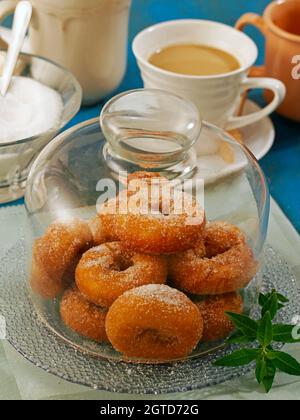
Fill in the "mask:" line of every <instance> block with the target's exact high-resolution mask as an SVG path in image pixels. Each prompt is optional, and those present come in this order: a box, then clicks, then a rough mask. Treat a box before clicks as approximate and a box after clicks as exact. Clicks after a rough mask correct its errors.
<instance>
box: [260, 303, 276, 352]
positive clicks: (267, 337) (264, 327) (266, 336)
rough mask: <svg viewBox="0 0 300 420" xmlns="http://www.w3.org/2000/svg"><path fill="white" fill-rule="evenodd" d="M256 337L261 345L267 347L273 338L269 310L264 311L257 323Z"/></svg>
mask: <svg viewBox="0 0 300 420" xmlns="http://www.w3.org/2000/svg"><path fill="white" fill-rule="evenodd" d="M257 339H258V341H259V342H260V344H261V345H262V346H263V347H267V346H269V345H270V344H271V343H272V340H273V325H272V319H271V315H270V312H269V311H268V312H266V313H265V315H264V317H263V319H262V320H261V321H260V323H259V327H258V330H257Z"/></svg>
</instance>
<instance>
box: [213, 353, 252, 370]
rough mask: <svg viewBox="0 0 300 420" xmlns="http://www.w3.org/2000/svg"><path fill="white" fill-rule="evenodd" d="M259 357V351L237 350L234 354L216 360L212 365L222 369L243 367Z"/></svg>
mask: <svg viewBox="0 0 300 420" xmlns="http://www.w3.org/2000/svg"><path fill="white" fill-rule="evenodd" d="M259 355H260V351H259V350H255V349H243V350H237V351H235V352H234V353H232V354H229V355H228V356H225V357H223V358H222V359H220V360H217V361H216V362H215V363H214V365H215V366H224V367H237V366H245V365H249V364H250V363H251V362H253V361H254V360H256V359H257V357H258V356H259Z"/></svg>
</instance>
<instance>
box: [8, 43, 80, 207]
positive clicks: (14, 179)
mask: <svg viewBox="0 0 300 420" xmlns="http://www.w3.org/2000/svg"><path fill="white" fill-rule="evenodd" d="M5 56H6V52H5V51H0V74H1V69H2V68H3V65H4V60H5ZM15 75H17V76H22V77H28V78H32V79H34V80H37V81H39V82H40V83H42V84H44V85H46V86H48V87H50V88H52V89H54V90H55V91H57V92H58V93H59V94H60V95H61V98H62V100H63V112H62V115H61V118H60V120H59V121H57V124H56V126H54V127H52V128H51V129H50V130H48V131H47V132H44V133H41V134H40V135H37V136H34V137H30V138H25V139H21V140H18V141H13V142H9V143H7V142H6V143H3V144H1V143H0V203H6V202H9V201H14V200H17V199H18V198H20V197H22V196H23V195H24V191H25V185H26V180H27V176H28V173H29V170H30V167H31V165H32V163H33V161H34V159H35V158H36V156H37V155H38V154H39V152H40V151H41V150H42V149H43V148H44V147H45V145H46V144H48V143H49V141H50V140H52V139H53V138H54V137H55V136H56V135H57V133H58V132H59V131H60V130H61V129H62V128H63V127H64V126H65V125H66V124H67V123H68V122H69V121H70V120H71V119H72V118H73V117H74V116H75V115H76V114H77V112H78V110H79V108H80V105H81V99H82V90H81V87H80V85H79V83H78V82H77V80H76V78H75V77H74V76H73V75H72V73H70V72H69V71H68V70H66V69H64V68H63V67H61V66H59V65H57V64H55V63H53V62H51V61H49V60H47V59H45V58H41V57H38V56H34V55H29V54H21V55H20V58H19V61H18V64H17V67H16V71H15Z"/></svg>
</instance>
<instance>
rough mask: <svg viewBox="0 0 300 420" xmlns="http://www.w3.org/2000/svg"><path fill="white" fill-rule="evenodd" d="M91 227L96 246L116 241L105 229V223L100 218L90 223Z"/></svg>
mask: <svg viewBox="0 0 300 420" xmlns="http://www.w3.org/2000/svg"><path fill="white" fill-rule="evenodd" d="M88 224H89V227H90V229H91V232H92V235H93V241H94V246H97V245H102V244H104V243H106V242H113V241H114V240H116V238H114V237H113V236H112V235H111V234H110V233H109V232H107V231H106V230H105V229H104V226H103V223H102V222H101V220H100V218H99V217H98V216H95V217H94V218H93V219H91V220H89V221H88Z"/></svg>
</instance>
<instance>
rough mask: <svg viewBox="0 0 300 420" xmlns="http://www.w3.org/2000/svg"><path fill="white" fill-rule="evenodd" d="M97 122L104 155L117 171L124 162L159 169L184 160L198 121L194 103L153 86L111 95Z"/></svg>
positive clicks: (195, 137)
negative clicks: (102, 139)
mask: <svg viewBox="0 0 300 420" xmlns="http://www.w3.org/2000/svg"><path fill="white" fill-rule="evenodd" d="M100 124H101V128H102V131H103V134H104V136H105V137H106V140H107V142H108V144H107V146H106V148H105V151H104V155H105V159H106V161H107V162H108V164H109V162H110V163H111V164H112V162H114V164H115V165H117V166H118V170H119V171H120V169H121V170H127V169H128V168H127V166H128V163H131V164H133V165H137V166H138V167H141V168H148V169H149V168H153V170H159V169H162V168H167V167H171V166H172V165H176V164H178V163H179V162H182V161H184V160H186V159H187V155H188V153H189V151H190V149H191V147H192V146H193V144H194V143H195V142H196V140H197V139H198V138H199V135H200V132H201V125H202V123H201V118H200V115H199V111H198V109H197V108H196V106H195V105H194V104H192V103H191V102H189V101H187V100H185V99H183V98H181V97H179V96H176V95H174V94H171V93H168V92H164V91H161V90H154V89H141V90H135V91H130V92H126V93H125V94H121V95H119V96H117V97H115V98H113V99H112V100H111V101H109V102H108V103H107V104H106V105H105V107H104V108H103V111H102V113H101V115H100ZM125 162H127V164H126V163H125ZM185 163H186V162H185ZM110 166H112V165H110ZM120 166H121V167H120ZM130 169H131V168H130Z"/></svg>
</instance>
